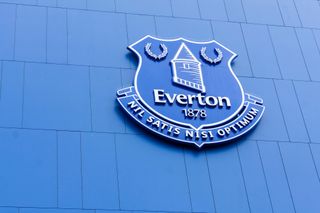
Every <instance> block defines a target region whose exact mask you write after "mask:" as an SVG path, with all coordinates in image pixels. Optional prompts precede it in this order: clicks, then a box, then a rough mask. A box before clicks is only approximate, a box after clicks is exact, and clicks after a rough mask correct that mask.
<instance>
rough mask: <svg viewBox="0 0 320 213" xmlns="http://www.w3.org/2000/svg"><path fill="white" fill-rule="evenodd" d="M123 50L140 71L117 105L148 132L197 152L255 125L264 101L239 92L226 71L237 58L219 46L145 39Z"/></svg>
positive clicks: (119, 92) (185, 41) (260, 114)
mask: <svg viewBox="0 0 320 213" xmlns="http://www.w3.org/2000/svg"><path fill="white" fill-rule="evenodd" d="M128 48H129V49H130V50H131V51H133V52H134V53H135V54H136V55H137V56H138V58H139V66H138V69H137V71H136V75H135V78H134V85H133V86H131V87H128V88H124V89H121V90H119V91H118V92H117V95H118V101H119V103H120V104H121V106H122V107H123V109H124V110H125V111H126V112H127V113H128V114H129V115H130V116H131V117H132V118H134V120H136V122H138V123H140V124H141V125H143V126H144V127H146V128H147V129H149V130H151V131H152V132H155V133H157V134H159V135H161V136H164V137H166V138H169V139H172V140H174V141H176V142H179V143H192V144H195V145H197V146H198V147H201V146H203V145H204V144H217V143H222V142H226V141H229V140H232V139H234V138H236V137H239V136H241V135H243V134H244V133H246V132H248V131H249V130H250V129H252V128H253V127H254V126H255V125H256V124H257V123H258V121H259V120H260V118H261V116H262V114H263V112H264V106H263V100H262V99H261V98H258V97H255V96H252V95H249V94H247V93H245V92H244V91H243V88H242V86H241V83H240V82H239V79H238V78H237V76H236V75H235V74H234V72H233V71H232V68H231V62H232V60H233V59H234V58H235V57H236V56H237V55H236V54H235V53H234V52H232V51H231V50H229V49H228V48H226V47H224V46H223V45H221V44H220V43H218V42H216V41H214V40H212V41H209V42H195V41H189V40H186V39H183V38H178V39H170V40H168V39H158V38H154V37H152V36H146V37H144V38H142V39H141V40H139V41H137V42H135V43H134V44H132V45H130V46H129V47H128Z"/></svg>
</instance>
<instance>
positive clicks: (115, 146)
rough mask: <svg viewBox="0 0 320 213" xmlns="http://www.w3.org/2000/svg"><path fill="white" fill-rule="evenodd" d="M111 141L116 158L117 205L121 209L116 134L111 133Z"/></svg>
mask: <svg viewBox="0 0 320 213" xmlns="http://www.w3.org/2000/svg"><path fill="white" fill-rule="evenodd" d="M113 143H114V152H115V153H114V156H115V160H116V173H117V189H118V205H119V209H120V210H121V201H120V182H119V165H118V151H117V137H116V134H114V135H113Z"/></svg>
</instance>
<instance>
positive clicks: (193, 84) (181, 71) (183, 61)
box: [171, 43, 206, 93]
mask: <svg viewBox="0 0 320 213" xmlns="http://www.w3.org/2000/svg"><path fill="white" fill-rule="evenodd" d="M171 64H172V69H173V82H174V83H176V84H179V85H182V86H185V87H188V88H192V89H195V90H198V91H200V92H203V93H204V92H206V89H205V86H204V83H203V78H202V70H201V62H200V61H198V59H197V58H196V57H195V56H194V55H193V54H192V52H191V51H190V49H189V48H188V47H187V45H186V44H185V43H182V44H181V45H180V47H179V49H178V51H177V53H176V55H175V56H174V58H173V59H172V60H171Z"/></svg>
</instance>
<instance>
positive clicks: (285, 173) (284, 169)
mask: <svg viewBox="0 0 320 213" xmlns="http://www.w3.org/2000/svg"><path fill="white" fill-rule="evenodd" d="M277 147H278V150H279V154H280V158H281V163H282V168H283V171H284V175H285V177H286V181H287V186H288V189H289V192H290V198H291V202H292V206H293V209H294V212H297V211H296V207H295V203H294V200H293V196H292V191H291V187H290V184H289V178H288V174H287V171H286V167H285V165H284V160H283V156H282V153H281V149H280V145H279V142H277Z"/></svg>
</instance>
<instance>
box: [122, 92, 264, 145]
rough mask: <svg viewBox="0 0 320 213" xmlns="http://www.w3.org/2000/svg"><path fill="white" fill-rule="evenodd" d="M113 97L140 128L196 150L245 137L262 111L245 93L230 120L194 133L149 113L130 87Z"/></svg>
mask: <svg viewBox="0 0 320 213" xmlns="http://www.w3.org/2000/svg"><path fill="white" fill-rule="evenodd" d="M117 95H118V101H119V103H120V104H121V106H122V107H123V108H124V109H125V110H126V111H127V112H128V114H130V116H131V117H132V118H134V119H135V120H136V121H137V122H138V123H140V124H141V125H142V126H144V127H146V128H148V129H149V130H151V131H153V132H155V133H157V134H160V135H162V136H164V137H166V138H170V139H173V140H175V141H177V142H187V143H191V144H195V145H197V146H198V147H201V146H203V145H204V144H218V143H221V142H225V141H229V140H232V139H234V138H236V137H239V136H241V135H243V134H245V133H246V132H248V131H249V130H250V129H252V128H253V127H254V126H255V125H256V124H257V123H258V122H259V120H260V119H261V117H262V115H263V112H264V109H265V107H264V106H263V105H262V104H263V101H262V99H260V98H258V97H256V96H253V95H250V94H247V93H246V94H245V103H244V106H243V109H242V110H241V111H240V112H239V114H238V115H237V116H235V117H234V118H233V119H230V120H229V121H227V122H226V123H224V124H221V125H219V126H212V127H205V128H202V129H199V130H195V129H192V128H190V127H185V126H181V125H177V124H175V123H173V122H169V121H167V120H165V119H163V118H161V117H159V116H158V115H155V114H154V113H152V112H150V111H149V110H148V109H147V108H146V107H145V106H143V105H142V103H141V102H140V101H139V98H138V96H137V95H136V91H135V88H134V87H133V86H132V87H127V88H124V89H121V90H119V91H118V92H117Z"/></svg>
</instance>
